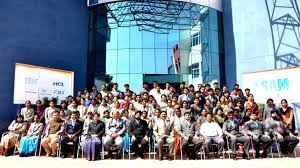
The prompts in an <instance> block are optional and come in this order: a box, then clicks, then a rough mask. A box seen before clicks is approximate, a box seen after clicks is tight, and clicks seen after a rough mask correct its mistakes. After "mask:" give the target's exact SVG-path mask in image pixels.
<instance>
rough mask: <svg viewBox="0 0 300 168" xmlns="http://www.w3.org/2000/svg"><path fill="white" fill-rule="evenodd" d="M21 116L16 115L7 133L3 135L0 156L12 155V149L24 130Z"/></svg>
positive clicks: (24, 126) (0, 143)
mask: <svg viewBox="0 0 300 168" xmlns="http://www.w3.org/2000/svg"><path fill="white" fill-rule="evenodd" d="M26 125H27V124H26V122H24V117H23V115H21V114H19V115H17V117H16V119H15V120H13V122H12V123H11V124H10V125H9V127H8V131H9V132H8V133H7V134H5V135H4V136H3V137H2V139H1V142H0V148H1V149H0V151H1V152H0V154H4V155H5V156H9V155H11V154H12V153H13V151H14V147H15V145H16V144H17V142H18V140H19V139H20V138H21V136H22V134H23V133H24V131H25V129H26Z"/></svg>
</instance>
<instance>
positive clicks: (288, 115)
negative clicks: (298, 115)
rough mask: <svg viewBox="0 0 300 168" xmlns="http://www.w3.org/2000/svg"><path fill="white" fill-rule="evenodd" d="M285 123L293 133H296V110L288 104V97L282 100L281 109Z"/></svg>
mask: <svg viewBox="0 0 300 168" xmlns="http://www.w3.org/2000/svg"><path fill="white" fill-rule="evenodd" d="M279 112H280V115H281V118H282V121H283V124H284V126H285V127H286V128H288V129H289V130H290V131H291V132H292V133H293V134H295V118H294V110H293V108H291V107H290V106H289V105H288V102H287V100H286V99H282V100H281V108H280V109H279Z"/></svg>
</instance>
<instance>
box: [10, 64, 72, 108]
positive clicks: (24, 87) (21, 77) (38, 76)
mask: <svg viewBox="0 0 300 168" xmlns="http://www.w3.org/2000/svg"><path fill="white" fill-rule="evenodd" d="M73 93H74V72H72V71H65V70H59V69H52V68H45V67H39V66H32V65H26V64H19V63H17V64H16V66H15V80H14V104H24V103H25V101H26V100H30V101H31V102H32V103H33V104H34V103H35V102H36V101H37V100H42V99H43V98H44V97H48V98H49V99H51V98H53V97H57V98H58V101H62V100H65V99H66V97H67V96H68V95H73Z"/></svg>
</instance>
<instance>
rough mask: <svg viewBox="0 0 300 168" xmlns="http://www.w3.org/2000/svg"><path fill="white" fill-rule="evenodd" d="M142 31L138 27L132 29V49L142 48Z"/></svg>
mask: <svg viewBox="0 0 300 168" xmlns="http://www.w3.org/2000/svg"><path fill="white" fill-rule="evenodd" d="M142 34H143V32H142V31H139V29H138V27H137V26H132V27H130V48H142V47H143V46H142V44H143V43H142V39H143V38H142V37H143V36H142Z"/></svg>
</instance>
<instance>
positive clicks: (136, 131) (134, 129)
mask: <svg viewBox="0 0 300 168" xmlns="http://www.w3.org/2000/svg"><path fill="white" fill-rule="evenodd" d="M141 115H142V112H141V111H136V112H135V118H134V120H132V121H131V122H130V123H129V127H128V134H129V136H130V138H131V143H132V148H133V151H134V152H135V156H137V155H138V156H139V157H141V158H142V159H144V158H145V156H144V152H145V149H147V146H148V134H149V128H148V124H147V122H146V121H145V120H142V119H141Z"/></svg>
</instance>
